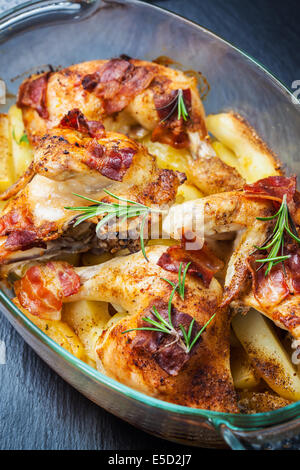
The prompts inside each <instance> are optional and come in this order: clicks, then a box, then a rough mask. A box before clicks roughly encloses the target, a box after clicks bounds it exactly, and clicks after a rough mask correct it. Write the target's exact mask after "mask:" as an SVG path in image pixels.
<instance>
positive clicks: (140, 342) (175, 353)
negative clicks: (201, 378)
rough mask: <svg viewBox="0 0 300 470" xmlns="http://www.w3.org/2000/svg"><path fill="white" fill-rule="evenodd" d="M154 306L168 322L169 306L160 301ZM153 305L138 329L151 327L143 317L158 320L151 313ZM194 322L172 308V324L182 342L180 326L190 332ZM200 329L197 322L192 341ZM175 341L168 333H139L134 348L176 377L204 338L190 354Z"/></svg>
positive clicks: (191, 318) (140, 320)
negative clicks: (149, 356)
mask: <svg viewBox="0 0 300 470" xmlns="http://www.w3.org/2000/svg"><path fill="white" fill-rule="evenodd" d="M153 305H155V307H156V308H157V310H158V311H159V313H160V315H161V316H162V317H163V318H164V319H165V320H168V304H166V303H165V302H163V301H162V300H160V299H159V300H157V301H156V302H155V304H153ZM153 305H152V306H151V307H149V308H148V309H146V310H145V311H144V312H143V314H142V315H141V317H140V318H139V320H138V328H141V327H142V328H144V327H146V328H147V327H149V323H147V322H145V321H143V319H142V318H143V317H149V318H151V319H152V320H156V318H155V317H154V315H153V314H152V313H151V310H152V308H153ZM192 320H193V317H191V316H190V315H188V314H186V313H182V312H180V311H179V310H177V309H176V308H175V307H173V306H172V324H173V327H174V329H175V330H176V331H177V332H178V334H179V337H180V338H181V340H183V334H182V332H181V330H180V327H179V325H180V324H181V325H182V326H183V327H184V328H185V330H186V331H188V329H189V326H190V324H191V321H192ZM200 328H201V327H200V325H199V324H198V323H197V322H196V321H195V322H194V325H193V329H192V335H191V338H192V339H194V338H195V336H196V335H197V333H198V332H199V331H200ZM174 339H175V337H174V336H172V335H169V334H166V333H160V332H156V331H137V334H136V336H135V338H134V339H133V342H132V347H133V348H134V349H137V350H139V351H142V352H144V353H146V354H150V355H151V357H153V358H154V360H155V361H156V362H157V364H158V365H159V366H160V367H161V368H162V369H163V370H164V371H165V372H167V374H169V375H172V376H176V375H178V373H179V372H180V370H181V369H182V368H183V366H184V365H185V364H186V363H187V361H188V360H189V359H190V357H191V355H192V354H194V352H195V351H196V350H197V346H198V345H199V344H200V343H201V341H202V337H201V336H200V338H199V340H198V341H197V343H196V344H195V347H194V348H193V349H192V351H191V352H190V353H188V352H186V351H185V350H184V349H183V347H182V346H181V345H179V343H178V341H177V342H176V341H175V342H174Z"/></svg>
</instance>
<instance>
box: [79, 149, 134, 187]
mask: <svg viewBox="0 0 300 470" xmlns="http://www.w3.org/2000/svg"><path fill="white" fill-rule="evenodd" d="M88 150H89V159H88V160H87V161H85V162H84V163H85V164H86V165H87V166H88V167H89V168H92V169H93V170H97V171H99V173H101V175H103V176H106V177H107V178H110V179H111V180H114V181H123V178H124V176H125V173H126V171H127V170H128V168H129V167H130V166H131V164H132V160H133V157H134V155H135V154H136V153H137V150H136V149H135V148H132V147H125V148H115V149H114V148H110V149H108V148H106V147H104V146H102V145H100V144H99V143H98V142H97V141H96V140H93V141H92V142H90V143H89V144H88Z"/></svg>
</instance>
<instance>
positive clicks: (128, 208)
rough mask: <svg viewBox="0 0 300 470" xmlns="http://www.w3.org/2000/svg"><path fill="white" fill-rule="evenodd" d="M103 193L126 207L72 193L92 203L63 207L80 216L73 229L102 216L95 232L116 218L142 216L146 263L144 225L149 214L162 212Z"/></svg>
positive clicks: (141, 238) (142, 238)
mask: <svg viewBox="0 0 300 470" xmlns="http://www.w3.org/2000/svg"><path fill="white" fill-rule="evenodd" d="M103 191H104V192H105V193H106V194H108V195H109V196H111V197H113V198H114V199H116V200H117V201H122V202H126V205H124V204H119V203H113V202H112V203H110V202H109V203H108V202H102V201H97V200H95V199H91V198H89V197H87V196H82V195H80V194H77V193H73V195H74V196H77V197H80V198H81V199H85V200H86V201H89V202H92V203H93V204H92V205H90V206H85V207H65V209H66V210H70V211H80V212H81V214H79V215H78V216H77V220H76V222H75V224H74V227H76V226H77V225H79V224H81V223H82V222H84V221H85V220H87V219H91V218H93V217H99V216H101V215H104V217H103V218H102V219H101V220H100V221H99V222H98V224H97V227H96V231H98V230H99V229H100V228H101V227H102V226H103V225H105V224H107V223H108V222H109V221H111V220H114V219H116V218H118V219H123V220H124V219H131V218H133V217H139V216H143V218H142V222H141V228H140V241H141V250H142V253H143V255H144V257H145V259H146V261H148V258H147V255H146V251H145V243H144V228H145V223H146V220H147V218H148V217H149V214H150V213H151V212H156V213H162V211H161V210H159V209H152V208H151V207H148V206H145V205H144V204H140V203H139V202H135V201H131V200H130V199H125V198H123V197H121V196H117V195H115V194H113V193H111V192H110V191H108V190H107V189H103Z"/></svg>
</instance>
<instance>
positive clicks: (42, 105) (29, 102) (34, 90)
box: [17, 72, 51, 119]
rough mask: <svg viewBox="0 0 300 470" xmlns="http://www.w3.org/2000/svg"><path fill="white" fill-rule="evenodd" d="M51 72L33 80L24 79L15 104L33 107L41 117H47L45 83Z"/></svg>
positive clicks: (46, 83)
mask: <svg viewBox="0 0 300 470" xmlns="http://www.w3.org/2000/svg"><path fill="white" fill-rule="evenodd" d="M50 74H51V72H47V73H44V74H43V75H41V76H39V77H37V78H36V79H34V80H31V79H28V80H25V82H23V83H22V84H21V86H20V89H19V94H18V100H17V105H18V106H19V107H20V108H22V107H24V106H29V107H30V108H33V109H35V110H36V111H37V112H38V114H39V116H40V117H41V118H43V119H48V118H49V113H48V109H47V104H46V93H47V85H48V80H49V77H50Z"/></svg>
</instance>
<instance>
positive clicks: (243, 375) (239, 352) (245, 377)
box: [230, 347, 260, 390]
mask: <svg viewBox="0 0 300 470" xmlns="http://www.w3.org/2000/svg"><path fill="white" fill-rule="evenodd" d="M230 364H231V373H232V378H233V383H234V386H235V388H238V389H247V390H249V389H252V388H254V387H257V385H258V384H259V382H260V378H259V377H258V374H257V373H256V372H255V370H254V368H253V366H252V365H251V364H250V362H249V359H248V357H247V355H246V353H245V351H244V350H243V348H242V347H239V348H232V350H231V357H230Z"/></svg>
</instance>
